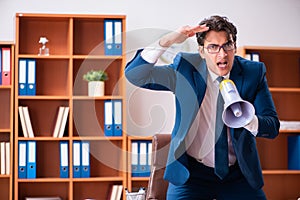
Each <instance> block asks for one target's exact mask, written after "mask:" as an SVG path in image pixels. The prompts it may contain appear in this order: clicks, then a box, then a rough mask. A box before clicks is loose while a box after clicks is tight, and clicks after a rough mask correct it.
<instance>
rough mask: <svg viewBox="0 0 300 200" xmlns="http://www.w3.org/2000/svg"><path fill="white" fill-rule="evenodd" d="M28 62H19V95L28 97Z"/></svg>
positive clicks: (21, 60)
mask: <svg viewBox="0 0 300 200" xmlns="http://www.w3.org/2000/svg"><path fill="white" fill-rule="evenodd" d="M26 80H27V61H26V59H20V60H19V95H27V92H26V90H27V81H26Z"/></svg>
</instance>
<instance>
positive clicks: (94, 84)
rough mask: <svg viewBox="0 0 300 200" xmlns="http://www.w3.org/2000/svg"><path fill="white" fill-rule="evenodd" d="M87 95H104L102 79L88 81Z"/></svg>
mask: <svg viewBox="0 0 300 200" xmlns="http://www.w3.org/2000/svg"><path fill="white" fill-rule="evenodd" d="M88 95H89V96H91V97H101V96H104V81H90V82H89V83H88Z"/></svg>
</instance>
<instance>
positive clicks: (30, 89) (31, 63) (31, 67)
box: [27, 59, 36, 96]
mask: <svg viewBox="0 0 300 200" xmlns="http://www.w3.org/2000/svg"><path fill="white" fill-rule="evenodd" d="M35 82H36V61H35V59H27V95H30V96H32V95H35V94H36V83H35Z"/></svg>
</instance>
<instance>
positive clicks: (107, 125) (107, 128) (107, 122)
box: [104, 100, 113, 136]
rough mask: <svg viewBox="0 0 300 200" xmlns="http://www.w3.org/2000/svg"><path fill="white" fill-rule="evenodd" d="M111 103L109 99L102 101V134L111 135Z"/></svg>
mask: <svg viewBox="0 0 300 200" xmlns="http://www.w3.org/2000/svg"><path fill="white" fill-rule="evenodd" d="M112 112H113V105H112V101H111V100H106V101H104V135H105V136H113V113H112Z"/></svg>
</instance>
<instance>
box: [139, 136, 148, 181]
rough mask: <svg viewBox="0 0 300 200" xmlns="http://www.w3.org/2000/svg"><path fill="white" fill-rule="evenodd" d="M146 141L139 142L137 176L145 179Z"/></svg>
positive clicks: (146, 172) (146, 174)
mask: <svg viewBox="0 0 300 200" xmlns="http://www.w3.org/2000/svg"><path fill="white" fill-rule="evenodd" d="M147 146H148V144H147V141H139V169H138V172H139V176H142V177H146V176H149V175H150V174H148V171H147V169H148V167H147Z"/></svg>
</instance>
